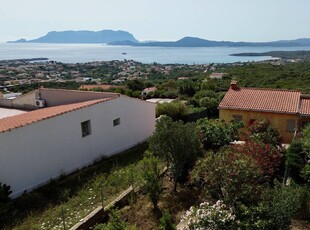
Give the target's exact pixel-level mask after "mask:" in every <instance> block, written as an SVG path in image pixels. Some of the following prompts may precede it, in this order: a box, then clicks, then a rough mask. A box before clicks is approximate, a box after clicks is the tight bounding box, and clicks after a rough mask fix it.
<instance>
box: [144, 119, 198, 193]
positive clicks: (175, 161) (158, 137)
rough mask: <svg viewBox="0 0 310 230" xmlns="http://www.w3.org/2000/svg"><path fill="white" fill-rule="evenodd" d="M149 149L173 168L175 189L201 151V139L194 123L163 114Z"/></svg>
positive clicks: (150, 140) (150, 141)
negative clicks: (173, 118)
mask: <svg viewBox="0 0 310 230" xmlns="http://www.w3.org/2000/svg"><path fill="white" fill-rule="evenodd" d="M149 149H150V150H151V151H152V152H153V153H154V154H155V155H157V156H158V157H161V158H163V160H164V161H165V162H166V164H167V166H168V168H169V169H170V170H171V173H172V177H173V180H174V190H175V191H176V189H177V183H178V182H180V181H182V180H184V179H185V178H186V176H187V174H188V172H189V169H190V168H191V166H192V164H193V162H194V161H195V159H196V156H197V153H198V152H199V140H198V135H197V134H196V131H195V126H194V124H191V123H187V124H183V122H182V121H177V122H173V121H172V119H171V118H170V117H167V116H163V117H162V118H161V119H160V120H159V121H158V122H157V124H156V130H155V132H154V134H153V136H152V137H151V138H150V139H149Z"/></svg>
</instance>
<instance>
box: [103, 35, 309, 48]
mask: <svg viewBox="0 0 310 230" xmlns="http://www.w3.org/2000/svg"><path fill="white" fill-rule="evenodd" d="M108 45H117V46H121V45H124V46H155V47H156V46H157V47H245V46H252V47H302V46H310V38H303V39H296V40H283V41H273V42H231V41H211V40H205V39H201V38H195V37H184V38H182V39H180V40H178V41H174V42H173V41H167V42H157V41H155V42H134V41H116V42H110V43H108Z"/></svg>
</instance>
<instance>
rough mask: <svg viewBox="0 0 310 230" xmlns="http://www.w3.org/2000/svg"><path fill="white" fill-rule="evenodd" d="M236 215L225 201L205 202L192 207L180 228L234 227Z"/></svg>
mask: <svg viewBox="0 0 310 230" xmlns="http://www.w3.org/2000/svg"><path fill="white" fill-rule="evenodd" d="M235 218H236V217H235V215H234V213H233V210H232V209H231V208H228V207H227V206H226V205H225V204H224V203H223V201H221V200H218V201H217V202H216V203H215V204H213V205H212V204H210V203H209V202H203V203H201V204H200V205H199V207H198V208H197V207H191V208H190V209H189V210H188V211H187V212H186V213H185V215H184V216H183V217H182V220H181V222H182V223H183V224H184V225H183V226H182V228H181V229H180V230H194V229H195V230H217V229H233V228H232V227H233V225H234V220H235Z"/></svg>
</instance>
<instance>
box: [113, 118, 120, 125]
mask: <svg viewBox="0 0 310 230" xmlns="http://www.w3.org/2000/svg"><path fill="white" fill-rule="evenodd" d="M120 123H121V119H120V118H116V119H115V120H113V126H117V125H119V124H120Z"/></svg>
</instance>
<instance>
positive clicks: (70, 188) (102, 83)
mask: <svg viewBox="0 0 310 230" xmlns="http://www.w3.org/2000/svg"><path fill="white" fill-rule="evenodd" d="M0 145H1V150H0V214H1V215H0V229H64V230H65V229H95V230H101V229H124V230H125V229H143V230H144V229H180V230H181V229H182V230H191V229H218V230H219V229H244V230H247V229H259V230H263V229H275V230H281V229H296V230H297V229H300V230H304V229H309V226H310V225H309V221H310V193H309V184H310V65H309V62H308V61H306V60H293V61H292V60H288V59H274V60H268V61H262V62H246V63H232V64H215V63H213V64H202V65H184V64H170V65H164V64H158V63H152V64H142V63H139V62H136V61H132V60H124V61H107V62H89V63H76V64H68V63H60V62H55V61H49V60H45V59H20V60H7V61H0ZM111 207H112V208H111Z"/></svg>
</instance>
